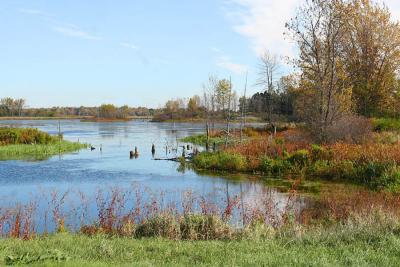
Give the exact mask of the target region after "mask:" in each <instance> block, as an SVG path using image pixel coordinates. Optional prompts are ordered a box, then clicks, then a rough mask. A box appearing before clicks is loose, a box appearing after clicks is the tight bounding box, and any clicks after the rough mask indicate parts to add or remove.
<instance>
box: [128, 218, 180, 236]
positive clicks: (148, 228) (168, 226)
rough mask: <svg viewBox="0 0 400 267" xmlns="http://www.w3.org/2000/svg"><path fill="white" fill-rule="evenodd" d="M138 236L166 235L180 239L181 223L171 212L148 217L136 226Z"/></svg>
mask: <svg viewBox="0 0 400 267" xmlns="http://www.w3.org/2000/svg"><path fill="white" fill-rule="evenodd" d="M136 236H137V237H139V238H141V237H165V238H170V239H178V238H179V237H180V229H179V224H178V223H177V221H176V219H175V217H174V216H173V215H171V214H167V213H165V214H161V215H157V216H155V217H153V218H151V219H147V220H146V221H144V222H143V223H141V224H139V225H138V226H137V228H136Z"/></svg>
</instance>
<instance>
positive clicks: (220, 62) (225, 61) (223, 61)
mask: <svg viewBox="0 0 400 267" xmlns="http://www.w3.org/2000/svg"><path fill="white" fill-rule="evenodd" d="M216 65H217V66H218V67H220V68H223V69H226V70H229V71H231V72H233V73H236V74H243V73H245V72H246V71H247V69H248V67H247V66H246V65H243V64H239V63H234V62H232V61H231V58H230V57H227V56H221V57H219V58H217V63H216Z"/></svg>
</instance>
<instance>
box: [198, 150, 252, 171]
mask: <svg viewBox="0 0 400 267" xmlns="http://www.w3.org/2000/svg"><path fill="white" fill-rule="evenodd" d="M193 163H194V166H195V167H196V168H197V169H200V170H201V169H203V170H216V171H235V172H239V171H246V168H247V162H246V158H245V157H244V156H242V155H240V154H231V153H227V152H216V153H209V152H202V153H200V154H199V155H197V156H196V157H194V159H193Z"/></svg>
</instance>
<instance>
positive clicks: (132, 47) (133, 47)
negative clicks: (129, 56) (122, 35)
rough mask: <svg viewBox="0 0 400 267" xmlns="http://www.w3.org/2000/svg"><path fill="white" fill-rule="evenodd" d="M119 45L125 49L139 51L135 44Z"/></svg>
mask: <svg viewBox="0 0 400 267" xmlns="http://www.w3.org/2000/svg"><path fill="white" fill-rule="evenodd" d="M119 44H120V45H121V46H123V47H126V48H130V49H134V50H136V49H139V46H137V45H135V44H131V43H127V42H121V43H119Z"/></svg>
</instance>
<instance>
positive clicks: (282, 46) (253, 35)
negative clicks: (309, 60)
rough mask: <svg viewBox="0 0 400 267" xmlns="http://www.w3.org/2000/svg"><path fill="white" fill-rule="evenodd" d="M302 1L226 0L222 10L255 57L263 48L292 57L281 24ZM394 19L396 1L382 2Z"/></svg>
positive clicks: (399, 16)
mask: <svg viewBox="0 0 400 267" xmlns="http://www.w3.org/2000/svg"><path fill="white" fill-rule="evenodd" d="M303 2H304V0H226V1H225V5H224V9H225V11H226V16H227V17H228V19H230V21H231V22H232V25H233V28H234V30H235V31H236V32H238V33H239V34H241V35H243V36H245V37H247V38H248V39H249V40H250V42H251V47H252V49H253V50H254V51H255V53H256V54H257V55H261V54H262V53H263V52H264V51H265V49H268V50H270V51H271V52H272V53H274V54H277V55H279V56H293V55H294V54H295V52H294V46H293V44H292V43H290V42H289V41H288V40H285V38H284V35H283V33H284V32H285V31H286V29H285V23H286V22H287V21H288V20H289V19H290V18H292V17H293V16H294V15H295V12H296V8H297V7H298V6H299V5H301V4H302V3H303ZM378 2H380V3H382V2H384V3H385V5H386V6H387V7H388V8H389V10H390V12H391V13H392V18H393V19H394V20H400V1H399V0H384V1H378Z"/></svg>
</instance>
